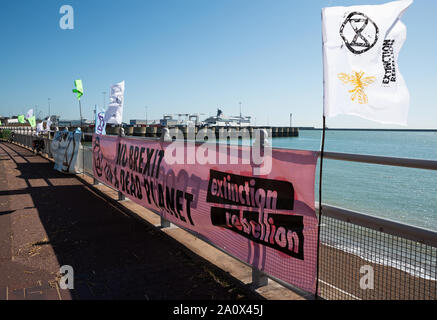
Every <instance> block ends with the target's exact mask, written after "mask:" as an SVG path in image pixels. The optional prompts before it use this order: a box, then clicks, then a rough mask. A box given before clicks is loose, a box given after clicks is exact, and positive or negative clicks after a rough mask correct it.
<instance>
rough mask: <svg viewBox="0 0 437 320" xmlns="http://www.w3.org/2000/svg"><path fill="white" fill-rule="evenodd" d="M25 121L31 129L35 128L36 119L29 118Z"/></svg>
mask: <svg viewBox="0 0 437 320" xmlns="http://www.w3.org/2000/svg"><path fill="white" fill-rule="evenodd" d="M27 121H29V123H30V126H31V127H32V128H35V127H36V118H35V116H31V117H30V118H28V119H27Z"/></svg>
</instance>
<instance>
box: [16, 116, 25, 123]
mask: <svg viewBox="0 0 437 320" xmlns="http://www.w3.org/2000/svg"><path fill="white" fill-rule="evenodd" d="M18 122H19V123H26V120H24V114H20V115H19V116H18Z"/></svg>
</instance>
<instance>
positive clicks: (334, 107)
mask: <svg viewBox="0 0 437 320" xmlns="http://www.w3.org/2000/svg"><path fill="white" fill-rule="evenodd" d="M412 3H413V0H402V1H394V2H390V3H386V4H382V5H365V6H351V7H329V8H324V9H323V10H322V28H323V62H324V94H325V98H324V115H325V116H327V117H333V116H336V115H339V114H349V115H356V116H360V117H362V118H365V119H368V120H373V121H377V122H380V123H386V124H399V125H406V124H407V116H408V108H409V104H410V96H409V93H408V89H407V86H406V84H405V82H404V79H403V77H402V75H401V73H400V72H399V67H398V56H399V51H400V50H401V48H402V45H403V43H404V41H405V39H406V37H407V28H406V27H405V25H404V24H403V23H402V22H401V21H400V18H401V16H402V14H403V13H404V12H405V10H406V9H407V8H408V7H409V6H410V5H411V4H412Z"/></svg>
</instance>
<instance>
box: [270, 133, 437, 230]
mask: <svg viewBox="0 0 437 320" xmlns="http://www.w3.org/2000/svg"><path fill="white" fill-rule="evenodd" d="M320 142H321V131H320V130H301V131H300V132H299V137H294V138H292V137H290V138H285V137H284V138H273V147H279V148H289V149H301V150H316V151H318V150H320ZM325 151H330V152H343V153H354V154H365V155H376V156H386V157H400V158H412V159H425V160H437V132H413V131H408V132H404V131H402V132H401V131H342V130H338V131H337V130H328V131H326V138H325ZM317 170H319V169H318V168H317ZM316 177H317V178H316V189H315V190H316V199H317V197H318V177H319V175H318V171H317V174H316ZM322 186H323V193H322V201H323V202H324V203H327V204H330V205H333V206H339V207H343V208H346V209H351V210H355V211H359V212H363V213H366V214H369V215H373V216H377V217H381V218H387V219H390V220H394V221H397V222H401V223H404V224H409V225H414V226H417V227H422V228H426V229H431V230H437V171H434V170H423V169H413V168H403V167H395V166H385V165H377V164H367V163H357V162H349V161H338V160H330V159H325V160H324V166H323V185H322Z"/></svg>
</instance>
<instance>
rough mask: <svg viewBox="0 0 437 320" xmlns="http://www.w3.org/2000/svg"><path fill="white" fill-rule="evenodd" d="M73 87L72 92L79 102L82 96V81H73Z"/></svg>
mask: <svg viewBox="0 0 437 320" xmlns="http://www.w3.org/2000/svg"><path fill="white" fill-rule="evenodd" d="M74 86H75V87H76V89H73V92H74V93H77V100H80V97H82V96H83V87H82V80H74Z"/></svg>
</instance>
